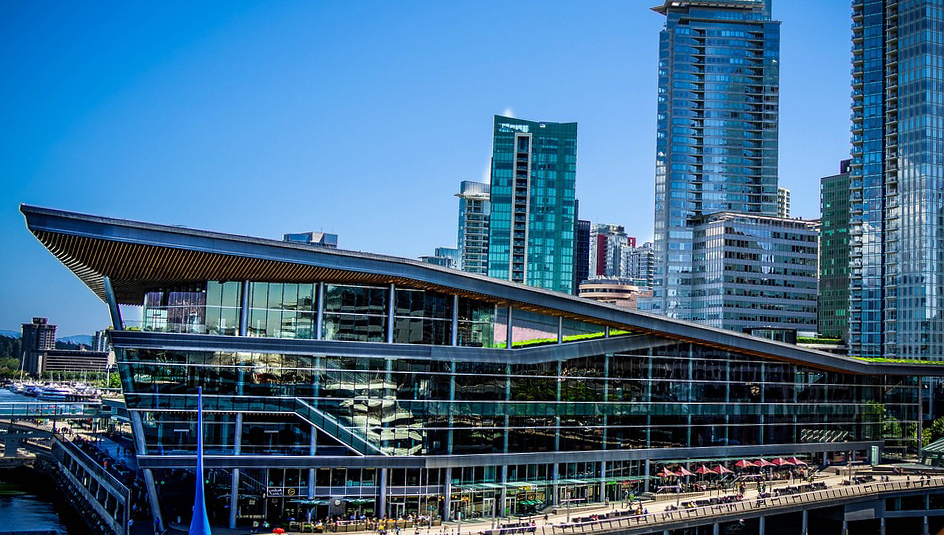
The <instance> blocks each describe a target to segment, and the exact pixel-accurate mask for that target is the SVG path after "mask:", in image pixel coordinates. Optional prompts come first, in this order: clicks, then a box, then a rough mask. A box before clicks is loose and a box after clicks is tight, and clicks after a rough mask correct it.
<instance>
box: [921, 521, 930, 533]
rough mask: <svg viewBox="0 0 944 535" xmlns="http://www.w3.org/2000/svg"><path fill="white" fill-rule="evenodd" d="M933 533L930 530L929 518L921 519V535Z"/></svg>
mask: <svg viewBox="0 0 944 535" xmlns="http://www.w3.org/2000/svg"><path fill="white" fill-rule="evenodd" d="M930 534H931V531H930V529H929V528H928V517H926V516H924V517H921V535H930Z"/></svg>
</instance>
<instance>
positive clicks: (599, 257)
mask: <svg viewBox="0 0 944 535" xmlns="http://www.w3.org/2000/svg"><path fill="white" fill-rule="evenodd" d="M635 246H636V238H633V237H631V236H627V235H626V229H625V228H623V226H622V225H610V224H606V223H598V224H596V225H594V226H593V234H592V237H591V238H590V265H591V266H592V267H593V272H592V277H591V278H596V277H604V278H613V277H617V278H618V277H622V276H623V269H622V263H623V254H624V252H625V251H626V250H627V249H629V248H630V247H635Z"/></svg>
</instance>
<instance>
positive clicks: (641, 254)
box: [623, 241, 655, 288]
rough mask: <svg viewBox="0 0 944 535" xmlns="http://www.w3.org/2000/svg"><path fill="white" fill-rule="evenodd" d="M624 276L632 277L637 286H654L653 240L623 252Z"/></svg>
mask: <svg viewBox="0 0 944 535" xmlns="http://www.w3.org/2000/svg"><path fill="white" fill-rule="evenodd" d="M623 276H624V277H625V278H627V279H631V280H632V281H633V284H635V285H637V286H645V287H646V288H652V281H653V277H654V276H655V254H654V253H653V250H652V242H650V241H647V242H646V243H644V244H642V245H640V246H639V247H630V248H627V249H626V250H625V251H624V252H623Z"/></svg>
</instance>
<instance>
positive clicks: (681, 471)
mask: <svg viewBox="0 0 944 535" xmlns="http://www.w3.org/2000/svg"><path fill="white" fill-rule="evenodd" d="M678 475H680V476H693V475H695V474H693V473H691V472H689V471H688V470H686V469H685V467H684V466H680V467H679V471H678Z"/></svg>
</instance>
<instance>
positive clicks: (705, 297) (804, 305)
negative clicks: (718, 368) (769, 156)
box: [691, 212, 819, 332]
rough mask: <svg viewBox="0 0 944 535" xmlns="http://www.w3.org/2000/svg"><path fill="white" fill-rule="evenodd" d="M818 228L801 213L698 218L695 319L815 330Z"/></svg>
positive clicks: (747, 327) (746, 327)
mask: <svg viewBox="0 0 944 535" xmlns="http://www.w3.org/2000/svg"><path fill="white" fill-rule="evenodd" d="M817 243H818V232H817V230H816V224H815V223H812V222H809V221H803V220H799V219H780V218H777V217H758V216H749V215H744V214H732V213H724V212H722V213H717V214H714V215H711V216H707V217H704V218H702V219H700V220H696V222H695V227H694V242H693V246H692V248H693V253H694V254H693V259H694V264H693V270H692V271H693V278H692V286H691V287H692V299H691V301H692V320H694V321H697V322H699V323H704V324H706V325H711V326H712V327H718V328H720V329H730V330H733V331H738V332H750V331H751V330H752V329H756V328H774V329H793V330H800V331H813V332H815V331H816V302H817V287H818V285H817V255H818V252H819V251H818V246H817Z"/></svg>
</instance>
